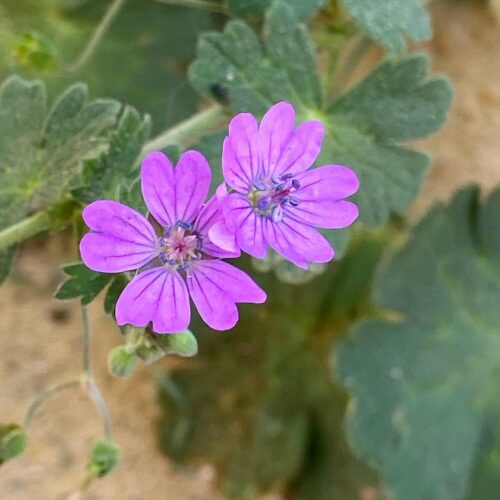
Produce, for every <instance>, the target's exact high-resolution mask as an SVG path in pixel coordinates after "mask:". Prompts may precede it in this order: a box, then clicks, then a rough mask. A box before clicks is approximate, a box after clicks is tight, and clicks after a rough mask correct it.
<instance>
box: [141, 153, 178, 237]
mask: <svg viewBox="0 0 500 500" xmlns="http://www.w3.org/2000/svg"><path fill="white" fill-rule="evenodd" d="M141 188H142V196H143V197H144V201H145V202H146V206H147V207H148V210H149V211H150V212H151V214H152V216H153V217H154V218H155V219H156V220H157V221H158V223H159V224H161V225H162V226H163V227H169V226H171V225H172V224H174V223H175V222H176V221H177V219H176V214H175V177H174V167H173V165H172V162H171V161H170V160H169V159H168V158H167V157H166V156H165V155H164V154H163V153H160V152H154V153H150V154H148V155H147V156H146V158H144V160H143V162H142V167H141Z"/></svg>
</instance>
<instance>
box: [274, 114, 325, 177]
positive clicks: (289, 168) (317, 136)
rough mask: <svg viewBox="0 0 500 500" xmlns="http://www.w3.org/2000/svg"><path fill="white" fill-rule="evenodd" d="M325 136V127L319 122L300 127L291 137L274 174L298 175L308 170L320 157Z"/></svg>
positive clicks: (311, 121) (312, 121) (313, 121)
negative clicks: (288, 173)
mask: <svg viewBox="0 0 500 500" xmlns="http://www.w3.org/2000/svg"><path fill="white" fill-rule="evenodd" d="M324 135H325V127H324V125H323V124H322V123H321V122H319V121H316V120H310V121H308V122H304V123H302V124H301V125H299V126H298V127H297V128H296V129H295V130H294V131H293V132H292V134H291V135H290V136H289V138H288V141H287V143H286V145H285V147H284V150H283V152H282V154H281V155H280V158H279V161H278V162H277V164H276V168H275V171H274V173H275V174H276V175H283V174H285V173H287V172H290V173H292V174H294V175H296V174H299V173H301V172H304V171H305V170H307V169H308V168H309V167H310V166H311V165H312V164H313V163H314V162H315V161H316V159H317V158H318V156H319V153H320V151H321V144H322V143H323V137H324Z"/></svg>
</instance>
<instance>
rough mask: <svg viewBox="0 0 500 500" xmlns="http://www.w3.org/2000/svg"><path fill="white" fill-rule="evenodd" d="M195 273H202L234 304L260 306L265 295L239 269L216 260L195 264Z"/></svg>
mask: <svg viewBox="0 0 500 500" xmlns="http://www.w3.org/2000/svg"><path fill="white" fill-rule="evenodd" d="M195 267H196V272H197V273H199V272H201V273H203V274H205V275H206V276H209V278H210V279H211V280H212V281H214V282H215V283H217V284H218V286H219V287H220V288H221V289H222V290H223V291H224V293H225V294H227V295H228V296H229V297H231V298H232V299H233V300H234V301H235V302H237V303H238V302H245V303H252V304H262V303H263V302H265V300H266V298H267V296H266V293H265V292H264V291H263V290H262V289H261V288H260V287H259V286H258V285H257V284H256V283H255V282H254V281H253V280H252V278H250V276H248V274H246V273H245V272H243V271H242V270H241V269H238V268H237V267H234V266H232V265H231V264H228V263H227V262H223V261H222V260H218V259H208V260H202V261H199V262H197V263H196V264H195Z"/></svg>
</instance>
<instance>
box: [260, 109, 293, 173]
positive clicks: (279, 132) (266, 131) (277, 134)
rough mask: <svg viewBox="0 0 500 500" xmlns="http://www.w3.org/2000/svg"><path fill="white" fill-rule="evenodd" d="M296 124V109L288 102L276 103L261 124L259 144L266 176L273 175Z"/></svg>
mask: <svg viewBox="0 0 500 500" xmlns="http://www.w3.org/2000/svg"><path fill="white" fill-rule="evenodd" d="M294 126H295V110H294V109H293V106H292V105H291V104H290V103H288V102H279V103H278V104H275V105H274V106H272V107H271V108H269V110H268V111H267V113H266V114H265V115H264V116H263V118H262V120H261V122H260V126H259V144H260V154H261V163H262V168H263V173H264V176H267V177H269V176H271V175H272V173H273V172H274V171H275V169H276V165H277V163H278V161H279V159H280V157H281V155H282V153H283V151H284V149H285V146H286V145H287V142H288V138H289V136H290V134H291V133H292V132H293V129H294Z"/></svg>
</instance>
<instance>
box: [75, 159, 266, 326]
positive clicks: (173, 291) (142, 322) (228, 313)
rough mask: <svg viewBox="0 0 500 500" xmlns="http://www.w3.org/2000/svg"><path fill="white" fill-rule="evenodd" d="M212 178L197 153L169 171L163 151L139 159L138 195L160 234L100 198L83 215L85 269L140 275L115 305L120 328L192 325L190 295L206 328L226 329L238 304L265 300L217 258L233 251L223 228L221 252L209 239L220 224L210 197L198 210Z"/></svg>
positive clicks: (234, 317)
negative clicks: (141, 196)
mask: <svg viewBox="0 0 500 500" xmlns="http://www.w3.org/2000/svg"><path fill="white" fill-rule="evenodd" d="M210 177H211V173H210V167H209V165H208V163H207V161H206V160H205V158H204V157H203V156H202V155H201V154H200V153H198V152H196V151H188V152H186V153H184V154H183V155H182V156H181V158H180V160H179V162H178V164H177V167H176V168H175V169H174V167H173V166H172V163H171V162H170V160H169V159H168V158H167V157H166V156H165V155H163V154H162V153H151V154H150V155H148V156H147V157H146V158H145V160H144V162H143V164H142V170H141V183H142V194H143V196H144V200H145V201H146V205H147V207H148V209H149V212H150V214H151V215H152V217H154V219H155V220H156V222H157V223H158V224H157V225H158V226H160V227H161V230H160V232H159V234H157V232H156V231H155V229H154V227H153V225H152V224H151V223H150V222H149V221H148V219H146V218H145V217H143V216H142V215H141V214H139V213H138V212H136V211H135V210H132V209H131V208H129V207H127V206H125V205H122V204H121V203H118V202H116V201H109V200H99V201H95V202H94V203H91V204H90V205H88V206H87V207H86V208H85V209H84V211H83V218H84V220H85V222H86V224H87V225H88V226H89V227H90V228H91V231H90V232H89V233H87V234H86V235H85V236H84V237H83V239H82V241H81V243H80V252H81V256H82V259H83V261H84V262H85V264H86V265H87V266H88V267H89V268H90V269H93V270H95V271H100V272H108V273H118V272H123V271H131V270H135V269H138V270H139V272H138V274H136V276H135V277H134V278H133V279H132V281H131V282H130V283H129V284H128V285H127V286H126V288H125V290H124V291H123V293H122V294H121V296H120V298H119V299H118V302H117V304H116V321H117V322H118V324H119V325H124V324H127V323H129V324H132V325H135V326H146V325H147V324H148V323H149V322H150V321H152V323H153V330H154V331H155V332H157V333H175V332H180V331H183V330H185V329H186V328H187V327H188V326H189V323H190V316H191V311H190V305H189V296H191V299H192V300H193V302H194V304H195V306H196V308H197V309H198V311H199V313H200V315H201V317H202V318H203V320H204V321H205V322H206V323H207V324H208V325H209V326H210V327H212V328H214V329H216V330H228V329H230V328H232V327H233V326H234V325H235V324H236V322H237V321H238V310H237V308H236V303H238V302H252V303H262V302H264V301H265V299H266V295H265V293H264V292H263V291H262V290H261V289H260V288H259V287H258V286H257V285H256V284H255V283H254V282H253V281H252V280H251V279H250V277H249V276H247V275H246V274H245V273H244V272H243V271H240V270H239V269H236V268H235V267H233V266H231V265H229V264H227V263H226V262H223V261H222V260H220V258H223V257H234V256H237V255H238V253H239V252H235V247H234V242H231V235H230V234H224V231H223V227H224V226H223V225H222V226H221V227H222V229H221V228H219V231H217V235H218V237H219V240H220V241H221V242H222V247H221V246H216V245H214V244H213V243H212V241H211V240H210V238H209V236H208V231H209V229H210V228H211V227H212V225H214V224H215V223H217V222H219V221H221V220H222V215H221V213H220V211H219V208H218V203H217V199H216V197H213V198H211V199H210V200H209V201H208V202H207V203H206V204H204V201H205V199H206V196H207V194H208V190H209V186H210ZM226 233H227V231H226Z"/></svg>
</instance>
